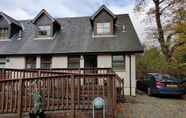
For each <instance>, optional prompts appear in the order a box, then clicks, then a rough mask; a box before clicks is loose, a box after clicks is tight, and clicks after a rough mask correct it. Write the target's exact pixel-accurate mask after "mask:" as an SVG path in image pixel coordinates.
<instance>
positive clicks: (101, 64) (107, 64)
mask: <svg viewBox="0 0 186 118" xmlns="http://www.w3.org/2000/svg"><path fill="white" fill-rule="evenodd" d="M97 67H98V68H111V67H112V56H111V55H98V56H97Z"/></svg>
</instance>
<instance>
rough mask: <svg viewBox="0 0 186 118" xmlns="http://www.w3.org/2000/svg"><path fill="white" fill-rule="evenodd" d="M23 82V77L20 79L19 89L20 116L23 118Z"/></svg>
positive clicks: (19, 117)
mask: <svg viewBox="0 0 186 118" xmlns="http://www.w3.org/2000/svg"><path fill="white" fill-rule="evenodd" d="M22 84H23V79H20V80H19V89H18V90H19V91H18V118H22Z"/></svg>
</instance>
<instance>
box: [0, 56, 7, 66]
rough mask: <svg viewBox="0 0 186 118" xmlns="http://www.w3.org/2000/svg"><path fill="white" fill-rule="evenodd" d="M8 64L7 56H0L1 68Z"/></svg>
mask: <svg viewBox="0 0 186 118" xmlns="http://www.w3.org/2000/svg"><path fill="white" fill-rule="evenodd" d="M5 64H6V58H0V68H4V67H5Z"/></svg>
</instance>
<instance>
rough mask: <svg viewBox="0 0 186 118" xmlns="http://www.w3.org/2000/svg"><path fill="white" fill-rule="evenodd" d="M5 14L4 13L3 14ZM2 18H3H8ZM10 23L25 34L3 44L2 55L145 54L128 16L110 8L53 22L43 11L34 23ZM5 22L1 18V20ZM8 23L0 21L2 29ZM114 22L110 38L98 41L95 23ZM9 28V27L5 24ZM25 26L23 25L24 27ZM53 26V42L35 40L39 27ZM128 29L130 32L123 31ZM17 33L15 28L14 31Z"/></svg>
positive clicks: (26, 21)
mask: <svg viewBox="0 0 186 118" xmlns="http://www.w3.org/2000/svg"><path fill="white" fill-rule="evenodd" d="M2 14H4V13H2ZM2 14H0V17H2V16H3V17H4V16H5V15H2ZM6 17H7V18H6V19H11V20H8V21H11V22H13V24H16V26H17V25H18V24H19V26H21V28H22V29H23V31H22V37H21V40H17V35H18V33H14V35H13V36H10V39H11V41H1V43H0V55H23V54H70V53H79V54H80V53H106V52H111V53H113V52H114V53H117V52H122V53H137V52H142V51H143V47H142V45H141V44H140V41H139V39H138V36H137V34H136V32H135V30H134V27H133V25H132V22H131V20H130V18H129V15H128V14H113V13H112V12H111V11H110V10H109V9H108V8H107V7H106V6H104V5H103V6H101V8H100V9H99V10H98V11H96V13H95V14H93V15H92V16H86V17H69V18H53V17H52V16H51V15H49V14H48V13H47V12H46V10H42V11H41V12H40V13H39V14H38V15H37V16H36V17H35V18H34V19H33V20H20V21H16V20H12V18H11V17H9V16H7V15H6ZM0 19H1V18H0ZM3 22H4V21H3V20H2V21H0V26H1V25H3V24H4V23H3ZM101 22H110V23H111V33H110V35H109V36H100V37H99V36H98V37H96V36H95V35H96V34H94V33H93V32H94V30H95V23H101ZM5 24H6V23H5ZM20 24H21V25H20ZM48 24H49V25H51V26H52V35H51V36H52V37H53V39H52V40H34V39H35V35H34V34H35V32H36V31H37V28H36V27H37V26H38V25H48ZM123 26H125V28H126V31H123ZM14 29H15V28H14Z"/></svg>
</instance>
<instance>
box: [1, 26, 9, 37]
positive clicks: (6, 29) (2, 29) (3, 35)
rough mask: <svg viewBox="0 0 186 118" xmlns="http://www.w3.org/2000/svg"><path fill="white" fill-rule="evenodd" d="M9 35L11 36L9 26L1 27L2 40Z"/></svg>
mask: <svg viewBox="0 0 186 118" xmlns="http://www.w3.org/2000/svg"><path fill="white" fill-rule="evenodd" d="M5 31H6V32H5ZM8 37H9V31H8V28H7V27H1V28H0V40H3V39H8Z"/></svg>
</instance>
